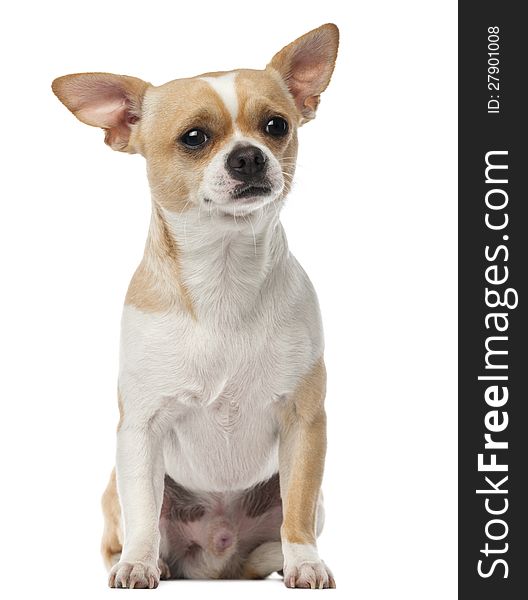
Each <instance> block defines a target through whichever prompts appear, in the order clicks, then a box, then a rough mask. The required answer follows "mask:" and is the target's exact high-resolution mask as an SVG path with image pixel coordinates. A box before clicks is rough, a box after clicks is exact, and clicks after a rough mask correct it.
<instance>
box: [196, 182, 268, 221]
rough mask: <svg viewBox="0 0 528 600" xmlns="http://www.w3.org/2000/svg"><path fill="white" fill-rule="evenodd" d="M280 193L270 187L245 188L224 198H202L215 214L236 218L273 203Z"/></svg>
mask: <svg viewBox="0 0 528 600" xmlns="http://www.w3.org/2000/svg"><path fill="white" fill-rule="evenodd" d="M279 194H280V191H276V190H273V189H272V188H271V187H258V188H257V187H253V186H246V187H244V188H240V189H238V190H235V191H234V192H232V193H230V194H228V195H227V196H226V197H224V198H214V197H207V196H206V197H204V202H205V203H206V204H208V205H210V206H213V207H215V209H217V212H218V213H220V214H222V215H225V216H229V217H238V216H244V215H249V214H251V213H254V212H256V211H257V210H259V209H261V208H263V207H264V206H266V205H268V204H270V203H271V202H274V201H275V200H276V199H277V198H278V196H279Z"/></svg>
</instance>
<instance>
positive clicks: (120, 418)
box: [117, 390, 125, 431]
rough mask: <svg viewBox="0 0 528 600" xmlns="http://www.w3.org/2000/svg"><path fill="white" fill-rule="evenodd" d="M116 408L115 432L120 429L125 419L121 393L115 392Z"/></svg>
mask: <svg viewBox="0 0 528 600" xmlns="http://www.w3.org/2000/svg"><path fill="white" fill-rule="evenodd" d="M117 407H118V408H119V422H118V423H117V431H119V430H120V429H121V425H122V424H123V419H124V418H125V407H124V406H123V398H122V397H121V393H120V392H119V390H117Z"/></svg>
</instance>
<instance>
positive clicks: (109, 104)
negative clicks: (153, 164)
mask: <svg viewBox="0 0 528 600" xmlns="http://www.w3.org/2000/svg"><path fill="white" fill-rule="evenodd" d="M149 85H150V84H149V83H147V82H146V81H143V80H142V79H137V78H136V77H128V76H126V75H113V74H112V73H77V74H75V75H64V76H63V77H58V78H57V79H55V81H54V82H53V83H52V84H51V88H52V90H53V92H54V94H55V95H56V96H57V98H58V99H59V100H60V101H61V102H62V103H63V104H64V106H66V108H68V109H69V110H70V111H71V112H72V113H73V114H74V115H75V116H76V117H77V118H78V119H79V120H80V121H82V122H83V123H86V124H88V125H92V126H93V127H101V128H102V129H104V130H105V142H106V143H107V144H108V145H109V146H110V147H111V148H113V149H114V150H121V151H124V152H131V153H133V152H135V151H136V150H135V149H134V148H133V147H131V146H130V144H129V142H130V133H131V128H132V126H133V125H134V123H137V121H139V119H140V118H141V104H142V101H143V96H144V94H145V90H146V89H147V88H148V87H149Z"/></svg>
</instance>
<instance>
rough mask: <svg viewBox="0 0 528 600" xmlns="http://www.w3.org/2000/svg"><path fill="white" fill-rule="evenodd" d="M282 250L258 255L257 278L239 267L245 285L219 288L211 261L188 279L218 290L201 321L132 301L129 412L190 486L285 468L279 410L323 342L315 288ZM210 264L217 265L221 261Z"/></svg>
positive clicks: (125, 346) (227, 484) (125, 357)
mask: <svg viewBox="0 0 528 600" xmlns="http://www.w3.org/2000/svg"><path fill="white" fill-rule="evenodd" d="M279 254H280V255H281V257H282V258H281V260H280V261H279V260H276V259H275V258H274V259H273V260H268V257H267V256H266V257H264V258H260V262H261V263H263V264H264V267H263V268H261V269H260V270H259V269H255V271H256V276H255V278H253V279H252V277H251V274H250V269H249V268H248V266H247V264H246V265H245V266H246V268H245V270H244V269H238V270H237V272H242V276H243V277H244V278H245V279H244V280H243V281H242V283H243V285H241V286H239V287H237V286H236V281H235V282H233V281H231V282H227V283H226V282H223V281H221V279H217V280H216V282H215V283H216V284H217V286H218V287H217V291H216V293H215V292H214V288H213V287H212V286H211V281H212V280H213V279H214V274H213V273H210V274H208V273H207V271H206V269H207V268H208V267H207V266H206V264H204V266H203V269H202V272H198V271H196V269H195V271H194V272H195V277H194V280H191V282H190V285H189V282H188V281H187V282H186V283H187V284H188V285H189V287H190V292H191V295H193V293H194V296H195V295H196V290H197V289H198V288H200V292H201V294H202V297H204V296H206V294H205V291H206V290H210V292H209V293H210V294H211V298H210V299H209V303H204V304H202V305H200V304H199V303H198V304H197V307H198V315H197V318H196V319H193V318H192V317H191V316H190V315H189V314H186V313H183V312H169V313H165V314H163V313H147V312H142V311H140V310H139V309H137V308H135V307H133V306H129V305H127V306H125V309H124V313H123V320H122V340H121V359H120V375H119V389H120V393H121V397H122V402H123V408H124V411H125V414H127V415H129V418H131V419H133V420H134V422H138V423H143V424H148V425H149V426H150V427H156V428H157V430H158V431H159V433H160V436H161V437H162V439H163V452H164V460H165V469H166V472H167V473H168V474H169V475H170V476H171V477H172V478H173V479H174V480H175V481H177V482H178V483H180V484H181V485H183V486H185V487H188V488H190V489H195V490H205V491H226V490H237V489H244V488H247V487H250V486H251V485H253V484H255V483H257V482H259V481H262V480H264V479H266V478H268V477H270V476H271V475H273V473H275V472H276V471H277V470H278V456H277V448H278V425H277V421H276V410H275V407H276V405H277V403H280V402H287V401H288V397H289V395H290V394H291V392H292V391H293V390H294V389H295V388H296V386H297V384H298V383H299V380H300V378H301V377H302V376H303V375H305V374H306V373H307V371H308V369H309V368H310V366H311V364H313V362H314V361H315V360H316V359H317V358H318V357H319V356H320V355H321V353H322V344H323V341H322V331H321V326H320V318H319V311H318V306H317V300H316V297H315V294H314V292H313V288H312V287H311V285H310V283H309V281H308V279H307V277H306V275H305V274H304V272H303V271H302V269H301V268H300V266H299V265H298V263H297V262H296V261H295V259H294V258H293V257H292V256H291V255H289V253H287V252H282V253H279ZM253 258H254V260H256V261H258V260H259V256H258V253H255V254H254V255H253ZM235 259H236V260H239V258H238V256H235ZM206 262H207V261H204V263H206ZM248 263H250V260H249V259H248ZM190 264H192V263H190ZM207 264H210V265H213V267H212V268H214V265H215V257H214V256H213V257H211V256H210V257H209V261H208V262H207ZM227 268H229V265H227ZM200 286H201V287H200ZM230 286H231V287H230ZM237 295H238V296H239V297H238V299H237ZM193 299H194V298H193ZM211 303H213V304H215V307H214V310H212V309H211V311H209V308H210V306H211ZM211 315H213V316H211ZM215 315H216V317H215Z"/></svg>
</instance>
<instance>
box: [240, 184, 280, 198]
mask: <svg viewBox="0 0 528 600" xmlns="http://www.w3.org/2000/svg"><path fill="white" fill-rule="evenodd" d="M270 194H271V187H270V186H269V185H264V184H263V185H247V184H244V185H239V186H238V187H236V188H235V190H234V191H233V192H232V193H231V198H232V199H233V200H241V199H247V198H257V197H260V196H269V195H270Z"/></svg>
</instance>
